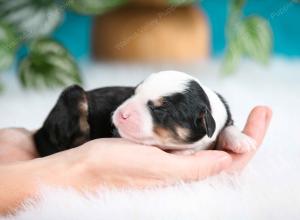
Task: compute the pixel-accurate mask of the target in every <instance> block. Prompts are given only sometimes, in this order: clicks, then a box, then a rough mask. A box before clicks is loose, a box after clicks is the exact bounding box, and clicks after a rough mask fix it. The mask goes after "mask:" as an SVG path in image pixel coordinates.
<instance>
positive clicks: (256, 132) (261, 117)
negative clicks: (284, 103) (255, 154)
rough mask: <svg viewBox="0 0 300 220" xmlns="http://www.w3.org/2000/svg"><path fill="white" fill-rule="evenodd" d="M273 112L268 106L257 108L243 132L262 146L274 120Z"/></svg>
mask: <svg viewBox="0 0 300 220" xmlns="http://www.w3.org/2000/svg"><path fill="white" fill-rule="evenodd" d="M272 114H273V113H272V110H271V108H270V107H268V106H256V107H254V108H253V109H252V111H251V112H250V114H249V117H248V119H247V122H246V125H245V128H244V130H243V132H244V133H245V134H247V135H248V136H250V137H252V138H253V139H254V140H255V141H256V142H257V147H258V146H259V145H260V144H261V142H262V140H263V138H264V136H265V133H266V130H267V128H268V126H269V123H270V121H271V118H272Z"/></svg>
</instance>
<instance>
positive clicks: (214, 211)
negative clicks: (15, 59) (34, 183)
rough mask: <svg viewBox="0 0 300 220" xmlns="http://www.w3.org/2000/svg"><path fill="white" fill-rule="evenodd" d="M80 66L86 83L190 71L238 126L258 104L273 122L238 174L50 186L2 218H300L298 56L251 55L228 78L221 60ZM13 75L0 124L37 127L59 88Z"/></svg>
mask: <svg viewBox="0 0 300 220" xmlns="http://www.w3.org/2000/svg"><path fill="white" fill-rule="evenodd" d="M82 68H83V71H84V73H85V75H84V77H85V79H86V88H94V87H100V86H104V85H135V84H137V83H138V82H139V81H141V80H142V79H143V78H145V77H146V75H148V74H149V73H151V72H154V71H158V70H163V69H177V70H182V71H186V72H190V73H191V74H194V75H196V76H197V77H199V79H200V80H201V81H202V82H203V83H204V84H206V85H207V86H209V87H211V88H214V89H215V90H217V91H219V92H221V94H223V95H224V96H225V97H226V98H227V100H228V101H229V103H230V106H231V108H232V112H233V117H234V118H235V121H236V123H237V124H238V125H239V126H240V127H242V125H243V123H244V122H245V120H246V117H247V114H248V113H249V110H250V109H251V108H252V107H253V106H254V105H257V104H264V105H268V106H271V107H272V109H273V112H274V117H273V121H272V123H271V126H270V130H269V133H268V135H267V137H266V140H265V142H264V144H263V146H262V147H261V149H260V150H259V152H258V153H257V155H256V157H255V158H254V159H253V160H252V161H251V163H250V164H249V166H248V168H247V169H246V170H245V171H244V172H243V174H241V175H240V176H226V175H219V176H216V177H214V178H209V179H207V180H205V181H201V182H197V183H193V184H181V185H177V186H173V187H168V188H164V189H152V190H147V191H105V192H103V191H101V192H99V193H97V194H89V195H86V196H82V195H79V194H78V193H76V192H74V191H72V190H62V189H49V188H45V189H42V190H41V195H40V200H39V201H38V202H34V203H32V202H29V201H28V202H26V203H24V206H23V209H22V210H20V211H19V212H18V213H17V215H15V216H9V217H6V218H1V217H0V219H1V220H4V219H16V220H27V219H49V220H50V219H144V220H145V219H178V220H179V219H190V220H192V219H195V220H196V219H197V220H199V219H230V220H232V219H249V220H250V219H251V220H253V219H300V172H299V170H300V144H299V143H300V142H299V138H298V137H299V135H300V72H299V69H300V61H287V60H283V59H280V58H276V59H273V60H272V62H271V64H270V66H269V67H267V68H263V67H260V66H257V65H255V64H253V63H251V62H248V61H245V62H243V64H242V65H241V67H240V69H239V71H238V73H237V74H235V75H232V76H228V77H224V76H220V75H219V74H218V72H219V68H220V63H219V62H218V61H210V62H205V63H201V64H196V65H192V66H174V65H172V66H171V65H166V66H156V67H153V66H138V65H130V66H128V65H122V64H114V65H111V64H92V63H85V64H83V65H82ZM14 78H15V77H14V76H13V74H12V73H10V74H9V75H7V76H6V77H5V80H6V82H7V87H8V88H7V91H6V93H5V94H4V95H1V96H0V115H1V119H0V127H6V126H25V127H27V128H36V127H38V126H39V125H40V124H41V123H42V121H43V119H44V118H45V117H46V115H47V114H48V111H49V110H50V108H51V107H52V106H53V104H54V102H55V100H56V98H57V95H58V93H59V91H52V92H49V91H47V92H39V93H36V92H32V91H31V92H28V91H26V92H24V91H22V90H20V89H19V87H18V86H17V85H16V82H15V79H14ZM170 78H171V77H170ZM20 187H22V186H21V184H20ZM0 202H1V198H0Z"/></svg>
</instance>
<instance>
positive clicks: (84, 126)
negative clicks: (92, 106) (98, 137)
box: [78, 96, 90, 134]
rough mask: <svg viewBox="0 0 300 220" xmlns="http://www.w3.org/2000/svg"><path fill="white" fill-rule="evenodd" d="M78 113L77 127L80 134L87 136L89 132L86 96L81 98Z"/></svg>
mask: <svg viewBox="0 0 300 220" xmlns="http://www.w3.org/2000/svg"><path fill="white" fill-rule="evenodd" d="M78 108H79V112H80V118H79V127H80V130H81V131H82V133H84V134H87V133H89V131H90V125H89V123H88V104H87V99H86V96H84V97H83V100H82V101H81V102H79V106H78Z"/></svg>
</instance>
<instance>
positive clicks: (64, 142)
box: [34, 71, 255, 156]
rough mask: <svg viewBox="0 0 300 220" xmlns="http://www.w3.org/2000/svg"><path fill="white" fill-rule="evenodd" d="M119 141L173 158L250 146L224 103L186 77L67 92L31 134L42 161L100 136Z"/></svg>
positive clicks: (168, 75)
mask: <svg viewBox="0 0 300 220" xmlns="http://www.w3.org/2000/svg"><path fill="white" fill-rule="evenodd" d="M119 136H121V137H123V138H126V139H128V140H131V141H133V142H136V143H141V144H147V145H154V146H157V147H159V148H161V149H164V150H171V151H173V152H175V153H184V154H186V153H191V152H192V151H194V150H202V149H209V148H214V146H215V142H216V141H218V142H219V144H218V145H219V146H222V148H225V149H228V150H231V151H234V152H237V153H243V152H246V151H249V150H251V149H253V148H255V142H254V141H253V140H252V139H251V138H250V137H248V136H246V135H244V134H243V133H241V132H240V131H239V130H238V129H237V128H236V127H234V126H233V121H232V118H231V113H230V110H229V108H228V105H227V104H226V102H225V100H224V99H223V98H222V97H221V96H220V95H219V94H217V93H215V92H213V91H212V90H210V89H209V88H207V87H205V86H203V85H202V84H200V82H199V81H198V80H197V79H196V78H194V77H192V76H190V75H188V74H185V73H182V72H177V71H163V72H159V73H155V74H151V75H150V76H149V77H148V78H146V79H145V80H144V81H143V82H142V83H141V84H139V85H138V86H137V87H135V88H133V87H106V88H100V89H96V90H92V91H88V92H85V91H84V90H83V89H82V88H81V87H79V86H72V87H69V88H67V89H66V90H65V91H63V93H62V94H61V96H60V97H59V99H58V101H57V103H56V105H55V106H54V108H53V109H52V111H51V112H50V114H49V116H48V118H47V119H46V121H45V122H44V124H43V127H42V128H40V129H39V130H38V131H37V132H36V133H35V135H34V140H35V143H36V147H37V150H38V152H39V153H40V155H41V156H46V155H49V154H53V153H56V152H59V151H62V150H66V149H69V148H72V147H76V146H78V145H81V144H83V143H85V142H87V141H89V140H92V139H96V138H102V137H119Z"/></svg>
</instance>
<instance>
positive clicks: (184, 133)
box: [176, 126, 190, 141]
mask: <svg viewBox="0 0 300 220" xmlns="http://www.w3.org/2000/svg"><path fill="white" fill-rule="evenodd" d="M176 133H177V135H178V137H179V139H180V140H182V141H185V140H186V139H187V137H189V135H190V132H189V130H188V129H186V128H182V127H180V126H177V127H176Z"/></svg>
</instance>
